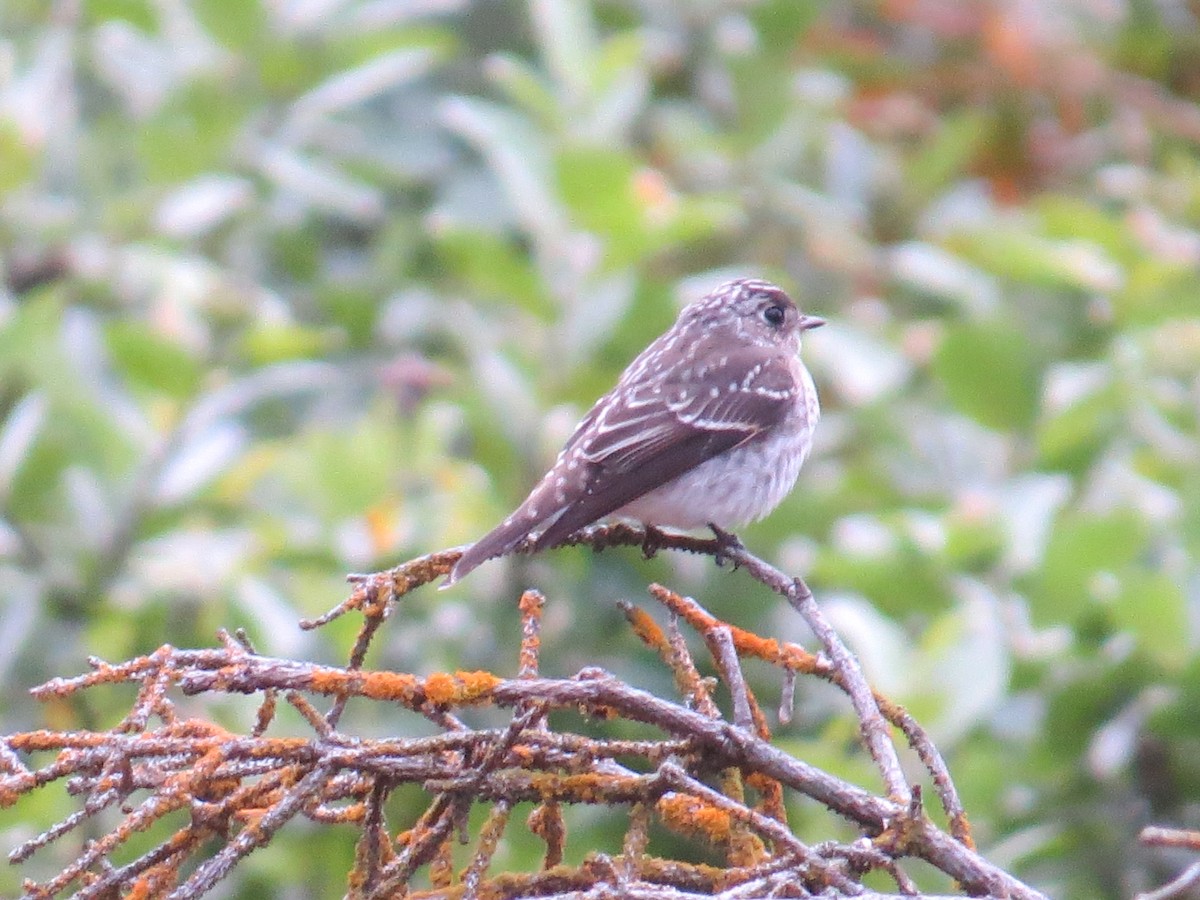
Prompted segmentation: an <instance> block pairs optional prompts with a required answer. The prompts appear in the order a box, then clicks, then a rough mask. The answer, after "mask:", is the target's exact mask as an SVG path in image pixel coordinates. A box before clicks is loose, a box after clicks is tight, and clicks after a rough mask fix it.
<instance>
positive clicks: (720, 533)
mask: <svg viewBox="0 0 1200 900" xmlns="http://www.w3.org/2000/svg"><path fill="white" fill-rule="evenodd" d="M708 527H709V528H710V529H712V533H713V537H715V538H716V539H717V552H716V553H715V554H714V555H713V560H714V561H715V562H716V564H717V565H718V566H723V565H725V563H727V562H732V563H733V568H734V569H737V567H738V562H737V554H739V553H741V552H743V551H744V550H745V549H746V545H745V544H743V543H742V539H741V538H739V537H738V536H737V535H736V534H734V533H733V532H732V531H726V530H725V529H724V528H722V527H721V526H720V525H717V524H715V523H713V522H709V523H708Z"/></svg>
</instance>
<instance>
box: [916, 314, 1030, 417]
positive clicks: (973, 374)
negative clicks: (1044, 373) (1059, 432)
mask: <svg viewBox="0 0 1200 900" xmlns="http://www.w3.org/2000/svg"><path fill="white" fill-rule="evenodd" d="M933 371H934V373H935V374H936V375H937V376H938V378H939V379H940V380H941V382H942V384H943V386H944V387H945V389H946V394H947V396H948V397H949V398H950V402H951V403H953V404H954V406H955V407H956V408H957V409H959V410H960V411H961V412H963V413H965V414H966V415H968V416H971V417H972V418H973V419H976V420H977V421H979V422H981V423H983V424H984V425H987V426H988V427H989V428H996V429H1002V430H1004V429H1022V428H1025V427H1027V426H1029V425H1030V424H1031V423H1032V422H1033V420H1034V417H1035V415H1036V414H1037V409H1038V390H1039V373H1038V368H1037V363H1036V360H1035V359H1034V356H1033V349H1032V347H1031V346H1030V343H1029V337H1028V336H1027V335H1026V334H1024V333H1022V332H1020V331H1018V330H1017V329H1015V328H1013V327H1011V326H1009V325H1006V324H1002V323H999V322H991V323H983V324H968V325H961V326H959V327H957V328H952V329H951V330H950V331H948V333H947V334H946V337H945V339H944V340H943V341H942V344H941V346H940V347H939V348H938V351H937V354H936V356H935V357H934V360H933Z"/></svg>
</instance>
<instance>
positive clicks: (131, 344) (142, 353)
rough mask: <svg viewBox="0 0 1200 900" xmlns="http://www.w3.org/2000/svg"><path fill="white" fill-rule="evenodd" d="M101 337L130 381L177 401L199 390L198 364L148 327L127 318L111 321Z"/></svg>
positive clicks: (185, 350) (190, 356)
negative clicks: (167, 395)
mask: <svg viewBox="0 0 1200 900" xmlns="http://www.w3.org/2000/svg"><path fill="white" fill-rule="evenodd" d="M104 336H105V340H106V341H107V343H108V351H109V353H111V354H112V357H113V361H114V362H115V363H116V364H117V367H118V368H119V369H120V371H121V373H122V374H123V375H124V376H125V377H126V378H128V379H129V380H130V381H132V382H134V383H136V384H138V385H140V386H142V387H144V388H148V389H150V390H152V391H161V392H163V393H166V394H169V395H171V396H172V397H174V398H176V399H180V400H182V399H184V398H186V397H189V396H191V395H192V394H194V393H195V392H196V390H197V389H198V388H199V387H200V382H201V379H202V378H203V377H204V370H203V368H202V365H201V361H200V360H199V359H197V358H195V356H194V355H193V354H192V353H191V352H190V351H188V350H187V348H185V347H183V346H182V345H180V344H178V343H176V342H175V341H172V340H170V339H169V338H167V337H165V336H163V335H162V334H159V333H157V332H155V331H154V330H152V329H151V328H149V327H148V326H147V325H145V324H143V323H141V322H138V321H134V320H128V319H126V320H122V321H116V322H110V323H109V324H108V325H107V326H106V328H105V332H104Z"/></svg>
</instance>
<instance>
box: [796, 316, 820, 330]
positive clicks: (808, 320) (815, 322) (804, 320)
mask: <svg viewBox="0 0 1200 900" xmlns="http://www.w3.org/2000/svg"><path fill="white" fill-rule="evenodd" d="M824 324H825V320H824V319H822V318H821V317H820V316H801V317H800V330H801V331H808V329H810V328H820V327H821V326H822V325H824Z"/></svg>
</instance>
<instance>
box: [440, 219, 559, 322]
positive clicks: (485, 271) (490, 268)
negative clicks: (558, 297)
mask: <svg viewBox="0 0 1200 900" xmlns="http://www.w3.org/2000/svg"><path fill="white" fill-rule="evenodd" d="M437 250H438V255H439V257H440V259H441V261H442V263H443V264H444V265H445V268H446V271H447V272H453V273H454V275H455V277H456V278H459V279H463V280H464V282H465V284H464V286H465V287H466V288H467V289H469V290H471V291H472V292H473V293H475V294H477V295H479V296H481V297H489V298H496V299H498V300H500V301H502V302H504V303H506V304H516V305H517V306H520V307H521V308H523V309H526V310H528V311H530V312H532V313H534V314H535V315H537V316H538V317H539V318H541V319H543V320H549V319H550V318H551V317H552V315H553V314H554V313H555V312H556V310H557V308H556V305H555V304H554V302H553V301H552V299H551V298H550V297H549V296H547V294H546V290H545V286H544V284H543V283H542V281H541V279H540V278H539V277H538V273H537V271H536V270H535V269H534V268H533V266H532V265H531V264H530V260H529V257H528V255H527V254H526V253H524V252H522V251H521V249H520V248H518V247H516V246H514V245H513V244H512V243H511V242H509V241H506V240H505V239H504V238H502V237H499V236H497V235H491V234H486V233H483V232H479V231H466V230H462V229H446V230H445V231H443V232H441V233H440V234H439V235H438V241H437Z"/></svg>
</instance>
